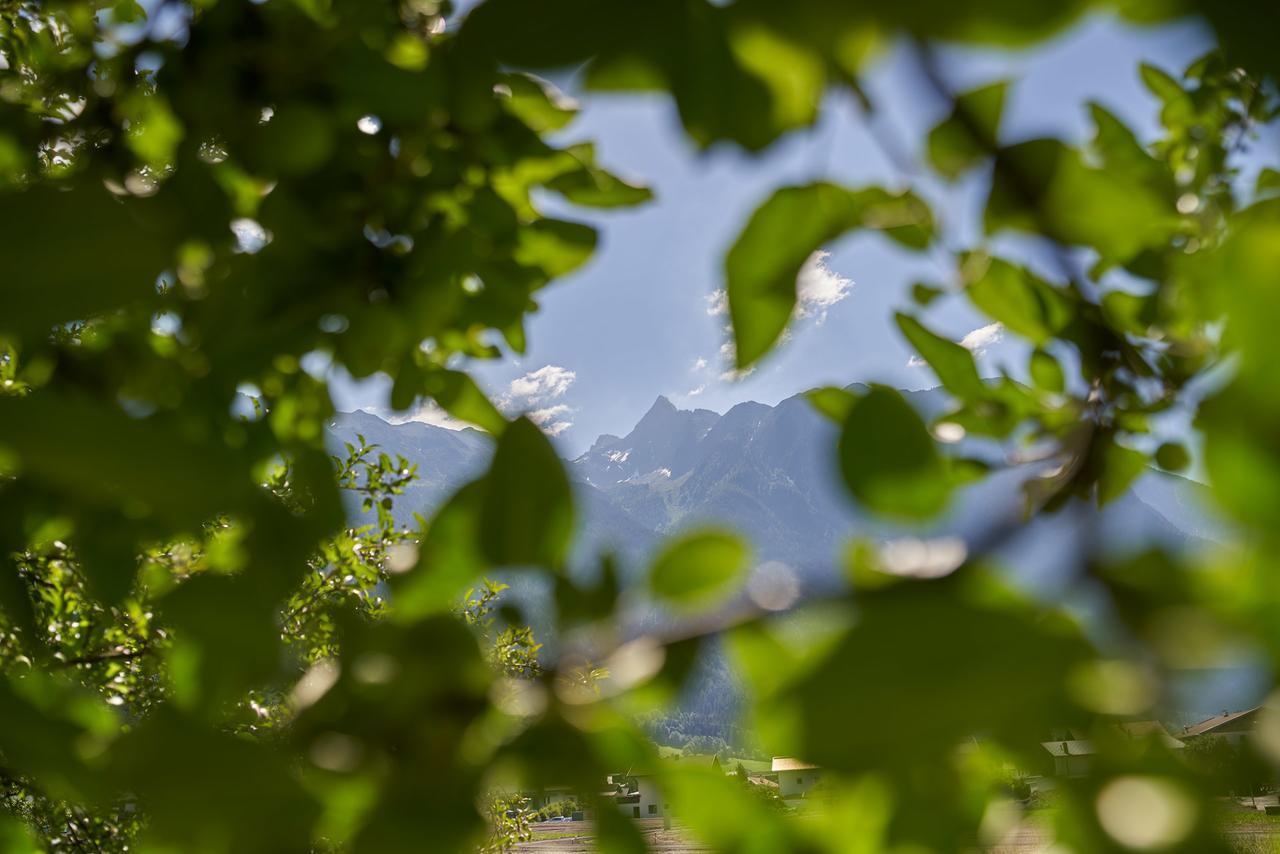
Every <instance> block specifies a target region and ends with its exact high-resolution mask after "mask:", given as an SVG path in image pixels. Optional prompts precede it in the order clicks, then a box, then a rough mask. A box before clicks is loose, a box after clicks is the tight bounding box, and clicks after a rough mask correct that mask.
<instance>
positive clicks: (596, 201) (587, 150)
mask: <svg viewBox="0 0 1280 854" xmlns="http://www.w3.org/2000/svg"><path fill="white" fill-rule="evenodd" d="M568 153H569V154H570V155H571V156H572V157H573V158H574V159H576V160H577V161H578V164H579V166H578V168H577V169H571V170H568V171H565V172H561V173H560V174H558V175H556V176H555V177H554V178H551V179H550V180H549V181H547V182H546V184H545V186H546V188H547V189H548V190H554V191H555V192H557V193H559V194H560V195H562V196H564V197H565V198H566V199H568V200H569V201H571V202H573V203H574V204H576V205H583V206H585V207H591V208H617V207H630V206H631V205H639V204H643V203H645V202H647V201H649V200H650V199H652V198H653V193H652V192H651V191H650V190H649V188H648V187H644V186H641V185H638V184H632V183H630V182H628V181H624V180H622V179H621V178H619V177H617V176H616V175H613V174H611V173H609V172H607V171H605V170H604V169H601V168H600V167H599V166H597V165H596V162H595V149H594V147H593V146H591V145H589V144H583V145H575V146H571V147H570V148H569V149H568Z"/></svg>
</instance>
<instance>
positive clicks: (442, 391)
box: [423, 370, 507, 435]
mask: <svg viewBox="0 0 1280 854" xmlns="http://www.w3.org/2000/svg"><path fill="white" fill-rule="evenodd" d="M423 393H424V394H426V395H428V396H429V397H431V398H433V399H434V400H435V402H436V403H438V404H440V407H441V408H442V409H444V411H445V412H448V413H449V414H450V415H452V416H453V417H455V418H461V419H462V420H463V421H468V422H470V423H472V424H475V425H476V426H478V427H481V428H483V429H485V430H488V431H489V432H490V433H493V434H494V435H497V434H499V433H501V432H502V431H503V430H504V429H505V428H506V426H507V419H505V418H503V417H502V413H501V412H499V411H498V408H497V407H496V406H494V405H493V401H491V400H489V397H488V395H486V394H485V393H484V392H483V391H481V390H480V386H478V385H476V381H475V380H473V379H472V378H471V376H470V375H469V374H466V373H464V372H462V371H450V370H439V371H431V372H429V373H428V374H427V375H426V377H425V378H424V380H423Z"/></svg>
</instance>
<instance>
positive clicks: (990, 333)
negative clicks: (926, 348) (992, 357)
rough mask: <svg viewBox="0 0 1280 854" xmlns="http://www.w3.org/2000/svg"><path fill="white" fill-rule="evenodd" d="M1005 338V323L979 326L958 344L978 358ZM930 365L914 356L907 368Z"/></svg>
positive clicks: (909, 360)
mask: <svg viewBox="0 0 1280 854" xmlns="http://www.w3.org/2000/svg"><path fill="white" fill-rule="evenodd" d="M1002 338H1004V324H1003V323H988V324H987V325H986V326H979V327H978V328H977V329H974V330H973V331H971V332H968V333H966V334H965V335H964V337H963V338H961V339H960V340H959V341H957V342H956V343H957V344H959V345H960V346H961V347H963V348H965V349H966V350H968V351H969V352H970V353H972V354H973V355H974V357H975V358H976V357H978V356H981V355H983V354H984V353H986V352H987V349H988V348H990V347H991V345H993V344H997V343H999V342H1000V339H1002ZM927 364H928V363H927V362H926V361H925V360H924V359H921V358H920V357H919V356H912V357H911V358H910V359H908V360H907V367H910V368H922V367H924V366H925V365H927Z"/></svg>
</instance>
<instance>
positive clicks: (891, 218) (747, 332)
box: [725, 184, 933, 368]
mask: <svg viewBox="0 0 1280 854" xmlns="http://www.w3.org/2000/svg"><path fill="white" fill-rule="evenodd" d="M855 228H874V229H878V230H881V231H884V232H885V233H886V234H887V235H889V236H891V237H893V238H894V239H895V240H898V241H899V242H900V243H903V244H904V245H907V246H910V247H912V248H916V249H921V248H924V247H925V246H927V245H928V242H929V240H930V239H931V236H932V228H933V226H932V220H931V217H930V214H929V209H928V208H927V207H926V206H925V205H924V203H923V202H921V201H920V200H919V199H917V198H916V197H915V196H912V195H910V194H904V195H898V196H894V195H891V194H889V193H887V192H885V191H884V190H880V189H875V188H872V189H867V190H860V191H853V190H846V189H844V188H843V187H838V186H836V185H834V184H810V185H807V186H803V187H787V188H784V189H781V190H778V191H777V192H775V193H774V194H773V195H772V196H771V197H770V198H769V199H768V201H766V202H765V203H764V204H763V205H761V206H760V207H759V208H758V209H757V210H756V212H755V213H754V214H752V216H751V220H750V222H748V223H747V226H746V228H745V229H744V230H743V232H742V234H741V235H740V236H739V237H738V239H737V241H736V242H735V243H734V245H733V248H732V249H730V250H729V255H728V257H727V258H726V261H725V271H726V278H727V283H728V284H727V291H728V295H729V315H730V318H731V319H732V321H733V335H734V341H735V343H736V345H737V350H736V352H737V357H736V358H737V366H738V367H739V368H745V367H747V366H749V365H751V364H752V363H754V362H755V361H757V360H758V359H759V358H760V357H761V356H763V355H764V354H765V353H767V352H768V351H769V349H770V348H771V347H772V346H773V345H774V343H775V342H776V341H777V340H778V337H779V336H780V335H782V331H783V330H784V329H785V328H786V326H787V323H788V321H789V320H790V319H791V315H792V313H793V311H794V310H795V304H796V276H797V275H798V274H799V272H800V268H801V266H803V265H804V263H805V261H806V260H808V258H809V256H810V255H812V254H813V253H814V252H816V251H818V250H819V249H821V248H822V246H823V245H824V244H826V243H828V242H830V241H831V240H834V239H835V238H837V237H839V236H840V235H842V234H844V233H845V232H847V231H850V230H853V229H855Z"/></svg>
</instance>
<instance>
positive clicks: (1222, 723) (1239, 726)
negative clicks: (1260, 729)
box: [1180, 706, 1262, 744]
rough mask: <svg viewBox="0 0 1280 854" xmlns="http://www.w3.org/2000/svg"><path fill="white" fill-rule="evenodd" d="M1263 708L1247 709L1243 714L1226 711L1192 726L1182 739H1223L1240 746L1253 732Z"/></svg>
mask: <svg viewBox="0 0 1280 854" xmlns="http://www.w3.org/2000/svg"><path fill="white" fill-rule="evenodd" d="M1260 711H1262V707H1261V706H1255V707H1254V708H1252V709H1246V710H1244V711H1243V712H1227V711H1224V712H1223V713H1222V714H1220V715H1215V716H1214V717H1211V718H1208V719H1207V720H1203V721H1200V723H1198V724H1192V725H1191V726H1189V727H1187V728H1186V729H1184V730H1183V731H1182V732H1181V734H1180V737H1181V738H1182V739H1184V740H1186V741H1194V740H1196V739H1200V738H1210V737H1212V738H1222V739H1226V740H1227V741H1229V742H1231V743H1232V744H1239V743H1240V741H1241V740H1242V739H1243V738H1245V737H1246V736H1247V735H1249V733H1251V732H1253V727H1254V724H1255V723H1256V722H1257V718H1258V713H1259V712H1260Z"/></svg>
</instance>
